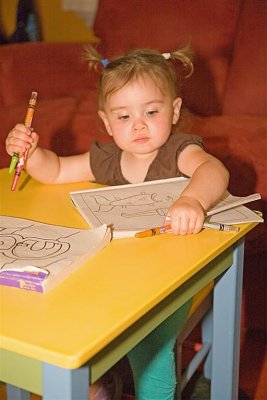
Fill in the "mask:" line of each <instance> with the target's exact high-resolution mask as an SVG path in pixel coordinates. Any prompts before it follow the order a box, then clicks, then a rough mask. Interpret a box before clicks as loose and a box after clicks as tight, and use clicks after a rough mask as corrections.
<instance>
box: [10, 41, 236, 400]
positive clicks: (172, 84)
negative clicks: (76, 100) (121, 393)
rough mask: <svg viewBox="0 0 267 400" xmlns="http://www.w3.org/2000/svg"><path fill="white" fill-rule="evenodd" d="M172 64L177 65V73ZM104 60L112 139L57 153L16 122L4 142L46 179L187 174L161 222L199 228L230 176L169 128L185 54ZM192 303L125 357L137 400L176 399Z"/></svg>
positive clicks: (179, 228)
mask: <svg viewBox="0 0 267 400" xmlns="http://www.w3.org/2000/svg"><path fill="white" fill-rule="evenodd" d="M87 57H88V60H89V63H90V65H96V64H97V63H99V65H101V58H99V56H98V55H97V54H96V53H95V51H93V50H91V51H88V53H87ZM174 63H175V64H176V66H177V67H180V68H179V71H180V72H179V73H178V72H177V71H176V72H175V70H174V65H173V64H174ZM102 64H103V66H102V73H101V76H100V82H99V116H100V118H101V119H102V121H103V122H104V125H105V127H106V131H107V133H108V135H110V136H112V138H113V142H111V143H108V144H101V143H98V142H94V143H92V145H91V146H90V150H89V151H88V152H86V153H84V154H79V155H74V156H70V157H60V156H57V155H56V154H55V153H54V152H52V151H50V150H47V149H43V148H41V147H39V146H38V139H39V136H38V134H37V133H36V132H30V130H29V129H28V128H27V127H26V126H24V125H23V124H17V125H16V126H15V127H14V128H13V129H12V130H11V131H10V133H9V134H8V136H7V139H6V150H7V152H8V154H10V155H11V156H12V154H13V153H14V152H22V151H24V150H25V149H29V157H28V160H27V165H26V169H27V172H28V173H29V174H30V175H31V176H32V177H33V178H35V179H37V180H39V181H40V182H43V183H49V184H51V183H67V182H76V181H92V182H95V181H96V182H98V183H102V184H108V185H121V184H127V183H140V182H144V181H150V180H155V179H163V178H172V177H176V176H186V177H190V178H191V179H190V183H189V184H188V186H187V187H186V188H185V190H184V191H183V193H182V194H181V196H180V198H179V199H178V200H176V201H175V202H174V203H173V205H172V206H171V207H170V209H169V212H168V218H167V219H166V224H167V225H168V226H169V225H170V226H171V229H172V232H173V233H174V234H182V235H184V234H191V233H198V232H199V231H200V230H201V229H202V227H203V221H204V213H205V210H207V209H208V208H209V207H211V206H212V204H213V203H214V202H216V201H217V200H218V199H219V198H220V197H221V195H222V194H223V193H224V192H225V190H226V188H227V186H228V179H229V175H228V172H227V170H226V169H225V167H224V166H223V165H222V163H221V162H220V161H219V160H217V159H216V158H215V157H213V156H212V155H210V154H208V153H206V152H205V150H204V148H203V144H202V141H201V139H200V138H199V137H197V136H194V135H189V134H184V133H182V132H179V131H178V130H177V129H175V132H174V127H175V125H176V124H177V122H178V120H179V116H180V110H181V104H182V100H181V98H180V96H179V88H178V87H177V84H176V80H177V75H178V80H177V81H178V82H180V81H181V79H182V78H183V76H188V75H190V74H191V73H192V71H193V66H192V62H191V57H190V53H189V52H188V51H187V50H186V49H180V50H177V51H174V52H172V53H164V54H160V53H159V52H157V51H153V50H149V49H137V50H134V51H131V52H129V53H127V54H125V55H123V56H121V57H118V58H116V59H114V60H112V61H110V62H109V61H108V60H102ZM44 165H45V166H46V167H45V168H43V166H44ZM189 308H190V302H188V303H187V304H185V305H184V306H183V307H181V308H180V309H179V310H178V311H176V312H175V313H174V314H172V315H171V316H170V317H169V318H168V319H167V320H166V321H165V322H164V323H162V324H161V325H160V326H159V327H158V328H156V329H155V330H154V331H153V332H152V333H151V334H150V335H148V336H147V337H146V338H145V339H144V340H143V341H141V342H140V343H139V344H138V345H137V346H136V347H135V348H134V349H132V350H131V351H130V353H129V354H128V357H129V361H130V365H131V368H132V371H133V377H134V383H135V392H136V397H137V399H138V400H173V399H174V396H175V388H176V374H175V362H174V352H173V349H174V345H175V341H176V337H177V335H178V332H179V330H180V329H181V327H182V326H183V324H184V322H185V319H186V316H187V313H188V310H189ZM93 386H94V385H93ZM96 388H97V386H94V388H93V389H96ZM99 390H100V391H103V388H101V387H100V389H99ZM97 396H98V395H97V394H96V395H95V397H93V399H94V398H97ZM98 398H99V397H98ZM102 399H103V397H102V398H101V400H102Z"/></svg>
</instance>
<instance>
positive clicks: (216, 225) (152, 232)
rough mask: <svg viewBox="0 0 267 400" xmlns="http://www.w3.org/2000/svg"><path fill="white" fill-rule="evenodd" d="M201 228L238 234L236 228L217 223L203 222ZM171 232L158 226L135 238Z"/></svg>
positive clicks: (137, 234)
mask: <svg viewBox="0 0 267 400" xmlns="http://www.w3.org/2000/svg"><path fill="white" fill-rule="evenodd" d="M203 228H205V229H214V230H216V231H224V232H239V227H238V226H233V225H226V224H219V223H217V222H204V224H203ZM167 232H171V229H170V227H165V226H158V227H155V228H151V229H147V230H145V231H142V232H137V233H136V234H135V237H137V238H144V237H148V236H156V235H161V234H163V233H167Z"/></svg>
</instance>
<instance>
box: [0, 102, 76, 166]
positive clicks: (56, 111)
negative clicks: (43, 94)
mask: <svg viewBox="0 0 267 400" xmlns="http://www.w3.org/2000/svg"><path fill="white" fill-rule="evenodd" d="M76 103H77V99H75V98H72V97H64V98H60V99H54V100H49V101H48V100H43V101H38V103H37V105H36V110H35V113H34V117H33V122H32V126H33V127H34V129H35V131H36V132H37V133H38V134H39V136H40V141H39V143H40V146H43V147H46V148H49V149H51V150H54V151H56V152H57V153H58V154H61V155H67V154H75V138H74V137H73V136H72V135H71V133H70V130H69V127H70V121H71V118H72V115H73V113H74V111H75V107H76ZM25 112H26V109H25V105H19V106H12V107H11V106H9V107H7V106H6V107H1V127H0V137H1V138H2V139H1V140H2V144H1V147H2V149H3V151H2V150H1V159H0V168H4V167H8V166H9V163H10V156H9V155H8V154H7V153H6V151H5V150H4V140H5V138H6V136H7V135H8V132H9V131H10V130H11V129H12V128H13V127H14V126H15V124H17V123H18V122H21V123H23V121H24V117H25Z"/></svg>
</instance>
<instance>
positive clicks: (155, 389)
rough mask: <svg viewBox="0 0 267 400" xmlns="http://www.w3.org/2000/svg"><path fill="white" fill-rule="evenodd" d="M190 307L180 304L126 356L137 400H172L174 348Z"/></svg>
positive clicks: (174, 374)
mask: <svg viewBox="0 0 267 400" xmlns="http://www.w3.org/2000/svg"><path fill="white" fill-rule="evenodd" d="M191 303H192V302H191V300H190V301H188V302H187V303H186V304H184V305H183V306H182V307H181V308H180V309H179V310H177V311H176V312H175V313H173V314H172V315H171V316H170V317H169V318H167V319H166V320H165V321H164V322H163V323H162V324H161V325H159V326H158V327H157V328H156V329H155V330H154V331H153V332H151V333H150V334H149V335H148V336H147V337H146V338H144V339H143V340H142V341H141V342H140V343H139V344H138V345H137V346H135V347H134V348H133V349H132V350H131V351H130V353H128V358H129V362H130V365H131V369H132V372H133V378H134V385H135V395H136V399H137V400H174V396H175V390H176V368H175V355H174V347H175V343H176V339H177V336H178V334H179V331H180V330H181V328H182V327H183V325H184V323H185V320H186V318H187V315H188V312H189V310H190V306H191Z"/></svg>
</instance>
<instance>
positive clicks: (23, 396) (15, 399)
mask: <svg viewBox="0 0 267 400" xmlns="http://www.w3.org/2000/svg"><path fill="white" fill-rule="evenodd" d="M30 396H31V395H30V393H29V392H27V391H26V390H23V389H20V388H18V387H16V386H13V385H9V384H7V385H6V398H7V400H30Z"/></svg>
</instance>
